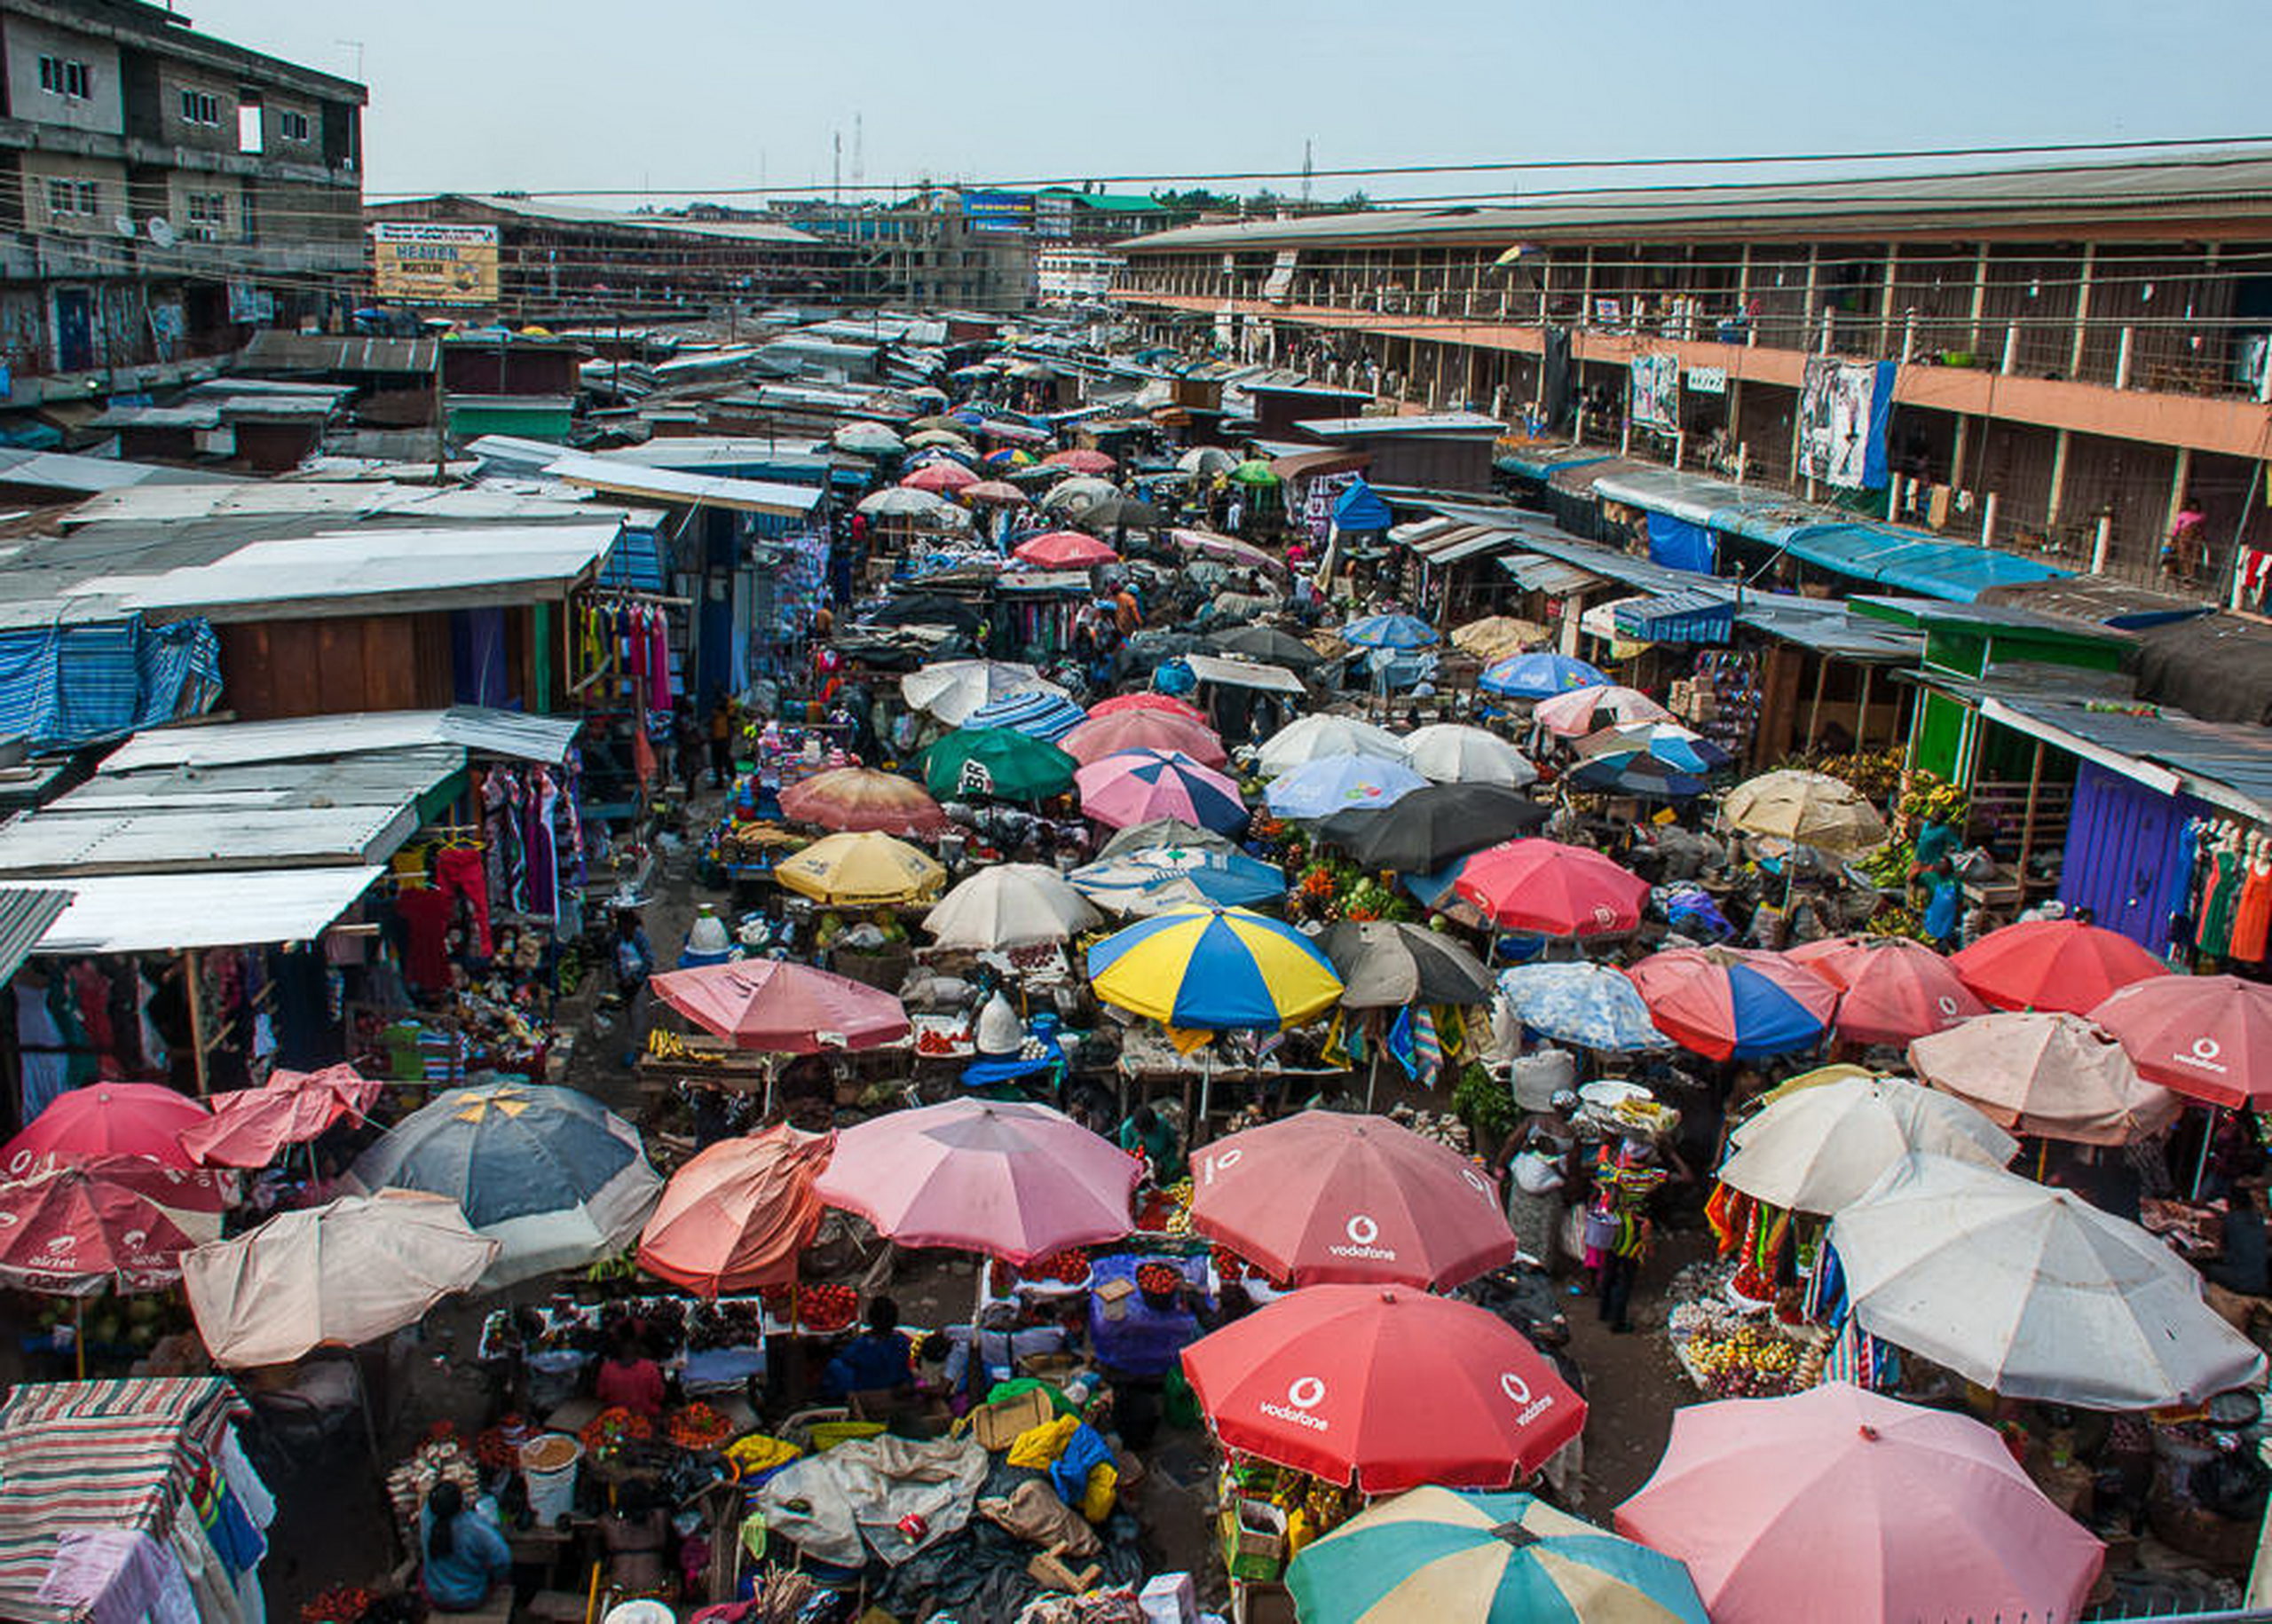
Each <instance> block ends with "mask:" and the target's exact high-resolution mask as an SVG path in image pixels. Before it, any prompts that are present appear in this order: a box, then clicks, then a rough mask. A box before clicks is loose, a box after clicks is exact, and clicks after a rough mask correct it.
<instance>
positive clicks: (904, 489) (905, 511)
mask: <svg viewBox="0 0 2272 1624" xmlns="http://www.w3.org/2000/svg"><path fill="white" fill-rule="evenodd" d="M855 506H856V511H858V512H861V513H864V514H866V515H868V516H869V517H871V518H879V519H935V518H937V517H939V516H941V515H943V514H947V513H952V512H954V511H955V510H956V509H955V506H954V504H953V503H952V502H951V501H948V500H947V499H946V498H945V497H943V496H941V495H939V494H938V493H935V492H933V491H924V490H917V489H913V488H911V487H910V486H907V485H887V486H885V487H884V488H883V489H882V490H880V491H872V492H870V493H868V494H867V495H865V496H863V497H862V498H861V499H860V500H859V501H858V502H857V503H856V505H855Z"/></svg>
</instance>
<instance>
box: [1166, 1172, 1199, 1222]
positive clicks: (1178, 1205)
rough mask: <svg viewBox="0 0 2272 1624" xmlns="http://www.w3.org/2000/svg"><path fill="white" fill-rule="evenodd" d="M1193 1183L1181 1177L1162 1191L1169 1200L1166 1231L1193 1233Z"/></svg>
mask: <svg viewBox="0 0 2272 1624" xmlns="http://www.w3.org/2000/svg"><path fill="white" fill-rule="evenodd" d="M1193 1187H1194V1186H1193V1185H1192V1182H1191V1180H1190V1179H1178V1180H1176V1182H1175V1183H1173V1184H1172V1185H1169V1186H1167V1187H1166V1188H1165V1189H1164V1190H1163V1191H1162V1192H1161V1194H1164V1195H1165V1196H1166V1197H1167V1198H1168V1201H1169V1203H1170V1204H1169V1207H1168V1218H1167V1225H1166V1228H1165V1233H1166V1234H1171V1235H1187V1234H1190V1233H1191V1196H1192V1191H1193Z"/></svg>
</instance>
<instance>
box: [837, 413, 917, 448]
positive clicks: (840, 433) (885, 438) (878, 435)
mask: <svg viewBox="0 0 2272 1624" xmlns="http://www.w3.org/2000/svg"><path fill="white" fill-rule="evenodd" d="M829 443H830V444H831V445H834V446H835V447H836V449H837V450H839V451H848V452H850V453H853V455H855V456H863V457H888V456H890V455H891V454H892V453H894V452H897V451H904V450H905V449H906V448H907V442H906V441H904V440H903V439H901V438H899V435H898V434H897V433H896V432H895V430H890V429H888V428H886V427H885V426H884V425H883V424H881V423H879V422H866V421H864V420H863V421H862V422H852V423H846V424H845V425H844V426H843V427H842V428H841V429H839V430H837V431H836V432H835V433H834V434H832V435H831V436H829Z"/></svg>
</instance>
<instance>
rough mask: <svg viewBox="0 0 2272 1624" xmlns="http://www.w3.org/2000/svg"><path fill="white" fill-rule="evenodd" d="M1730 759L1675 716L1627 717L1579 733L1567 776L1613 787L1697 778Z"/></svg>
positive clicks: (1638, 785)
mask: <svg viewBox="0 0 2272 1624" xmlns="http://www.w3.org/2000/svg"><path fill="white" fill-rule="evenodd" d="M1547 703H1552V702H1551V701H1548V702H1547ZM1733 759H1734V758H1733V757H1732V756H1730V755H1729V754H1728V753H1727V752H1726V751H1724V750H1723V749H1721V748H1720V747H1719V745H1716V744H1714V743H1713V742H1712V741H1711V740H1710V739H1708V738H1706V737H1703V736H1702V735H1701V734H1699V733H1692V732H1691V731H1690V730H1689V729H1686V728H1684V727H1682V726H1681V725H1680V724H1679V723H1678V722H1676V721H1641V722H1632V723H1629V724H1627V725H1625V726H1623V727H1615V728H1604V729H1602V730H1601V731H1600V732H1598V733H1590V734H1588V735H1587V736H1586V737H1584V738H1582V739H1581V740H1580V741H1579V742H1578V765H1577V767H1576V768H1575V769H1574V770H1573V772H1572V775H1571V776H1572V777H1574V778H1575V779H1577V780H1578V781H1579V782H1580V783H1582V784H1602V785H1605V786H1606V787H1611V788H1618V789H1630V788H1638V787H1640V786H1642V785H1644V784H1652V783H1666V782H1670V781H1671V780H1673V779H1675V778H1678V779H1683V780H1686V781H1689V782H1692V783H1696V784H1701V783H1702V782H1703V781H1704V780H1705V779H1706V778H1708V777H1710V776H1711V775H1712V774H1714V773H1716V772H1717V771H1719V770H1720V769H1722V768H1724V767H1725V766H1726V765H1728V763H1729V762H1730V761H1732V760H1733Z"/></svg>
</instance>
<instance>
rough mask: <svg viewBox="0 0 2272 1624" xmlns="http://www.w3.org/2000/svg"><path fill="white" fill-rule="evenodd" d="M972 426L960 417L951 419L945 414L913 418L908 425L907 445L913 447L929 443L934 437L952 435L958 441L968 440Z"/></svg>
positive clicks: (929, 414)
mask: <svg viewBox="0 0 2272 1624" xmlns="http://www.w3.org/2000/svg"><path fill="white" fill-rule="evenodd" d="M969 431H970V425H969V424H968V423H966V422H963V420H962V419H961V418H959V417H950V416H948V415H947V414H945V413H944V412H928V413H926V414H924V415H922V416H921V417H917V418H911V419H910V420H909V422H908V424H907V443H908V444H909V445H922V444H925V443H927V442H928V441H929V439H930V438H931V437H932V436H934V435H940V434H944V435H950V436H951V437H952V438H956V439H964V438H967V436H968V434H969Z"/></svg>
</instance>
